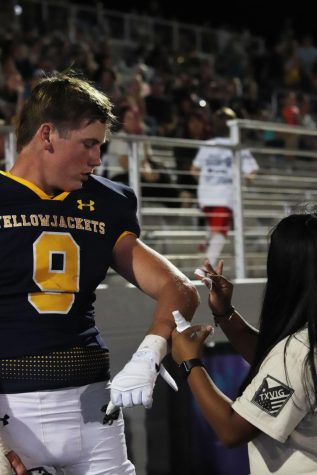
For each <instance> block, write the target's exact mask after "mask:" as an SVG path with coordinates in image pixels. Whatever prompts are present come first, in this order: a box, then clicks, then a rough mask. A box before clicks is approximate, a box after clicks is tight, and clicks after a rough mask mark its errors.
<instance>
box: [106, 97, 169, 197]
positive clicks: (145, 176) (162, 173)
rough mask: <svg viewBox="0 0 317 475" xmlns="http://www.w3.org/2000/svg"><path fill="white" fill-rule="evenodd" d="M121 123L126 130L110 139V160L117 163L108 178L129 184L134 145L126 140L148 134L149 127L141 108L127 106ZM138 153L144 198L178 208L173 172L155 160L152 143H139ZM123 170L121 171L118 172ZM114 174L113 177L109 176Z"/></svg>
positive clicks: (121, 116) (120, 131)
mask: <svg viewBox="0 0 317 475" xmlns="http://www.w3.org/2000/svg"><path fill="white" fill-rule="evenodd" d="M119 120H120V122H121V124H122V128H121V129H119V131H118V132H117V133H114V134H113V135H112V138H111V139H110V142H109V146H108V150H107V158H108V164H109V161H110V162H111V161H112V162H113V167H109V169H108V170H109V171H108V173H107V175H108V177H110V178H111V180H113V181H120V182H121V183H124V184H127V185H128V184H129V155H130V153H131V152H130V145H129V143H128V142H127V141H125V140H123V139H122V137H123V136H127V135H129V134H133V135H146V126H145V124H144V122H143V121H142V120H141V118H140V114H139V112H138V110H137V109H135V108H132V107H130V106H125V107H124V108H123V109H122V110H121V114H120V119H119ZM137 153H138V157H139V165H140V182H141V196H142V199H144V198H148V202H149V203H150V202H151V201H153V202H154V204H157V203H159V202H160V203H162V204H164V205H166V206H176V200H175V198H176V197H177V196H176V190H175V187H174V186H172V184H173V181H172V174H171V172H172V170H168V169H167V168H166V167H165V166H164V165H163V164H162V163H160V162H159V161H157V160H155V159H153V150H152V147H151V144H150V143H149V142H148V141H145V142H138V145H137ZM118 167H119V170H118ZM109 175H110V176H109Z"/></svg>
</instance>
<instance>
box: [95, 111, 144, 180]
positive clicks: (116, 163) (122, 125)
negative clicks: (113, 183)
mask: <svg viewBox="0 0 317 475" xmlns="http://www.w3.org/2000/svg"><path fill="white" fill-rule="evenodd" d="M128 135H147V129H146V125H145V123H144V122H143V120H142V117H141V114H140V111H139V110H138V109H137V108H136V107H132V106H131V105H129V104H126V105H124V106H122V107H121V109H120V110H119V113H118V121H117V131H116V132H113V134H112V136H111V137H110V140H109V143H108V146H107V150H106V152H105V153H104V154H103V156H102V162H103V163H102V167H103V171H102V174H103V175H104V176H106V177H107V178H110V179H111V180H112V179H113V178H114V177H115V176H116V175H121V174H122V173H124V174H125V176H126V179H127V181H128V163H129V155H130V143H129V142H128V141H127V140H124V139H123V138H122V137H127V136H128ZM137 147H138V155H139V157H140V160H143V158H144V156H145V151H144V147H143V143H142V142H138V145H137ZM122 180H123V178H122ZM122 180H120V181H122Z"/></svg>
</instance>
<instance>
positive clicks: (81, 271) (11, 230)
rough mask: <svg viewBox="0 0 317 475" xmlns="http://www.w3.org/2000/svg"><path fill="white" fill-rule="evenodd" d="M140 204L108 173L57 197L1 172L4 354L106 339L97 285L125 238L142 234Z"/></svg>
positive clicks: (0, 343) (0, 349) (0, 341)
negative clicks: (98, 319)
mask: <svg viewBox="0 0 317 475" xmlns="http://www.w3.org/2000/svg"><path fill="white" fill-rule="evenodd" d="M136 207H137V202H136V197H135V195H134V192H133V191H132V190H131V189H130V188H129V187H126V186H124V185H121V184H118V183H113V182H111V181H110V180H107V179H105V178H102V177H97V176H91V177H90V178H89V180H88V181H87V182H86V183H85V184H84V185H83V187H82V188H81V189H80V190H77V191H73V192H70V193H68V192H64V193H61V194H60V195H58V196H55V197H54V198H50V197H49V196H47V195H46V194H45V193H44V192H43V191H41V190H40V189H39V188H37V187H36V186H35V185H33V184H31V183H30V182H28V181H26V180H23V179H20V178H16V177H13V176H12V175H10V174H9V173H3V172H1V173H0V263H1V264H0V358H12V357H13V358H14V357H19V356H25V355H37V354H44V353H47V352H50V351H56V350H59V349H67V348H70V347H74V346H91V345H99V344H100V338H99V335H98V330H97V329H96V327H95V321H94V307H93V304H94V301H95V289H96V287H97V286H98V284H99V283H100V282H101V281H102V280H103V279H104V278H105V276H106V273H107V270H108V268H109V265H110V263H111V255H112V250H113V247H114V246H115V244H116V242H117V241H118V239H119V238H120V237H122V236H123V235H124V233H133V234H135V235H137V236H139V233H140V228H139V224H138V220H137V216H136Z"/></svg>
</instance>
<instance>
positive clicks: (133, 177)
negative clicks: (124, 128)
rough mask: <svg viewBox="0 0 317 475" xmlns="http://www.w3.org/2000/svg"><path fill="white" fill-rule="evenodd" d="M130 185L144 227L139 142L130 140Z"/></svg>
mask: <svg viewBox="0 0 317 475" xmlns="http://www.w3.org/2000/svg"><path fill="white" fill-rule="evenodd" d="M128 143H129V147H130V153H129V185H130V186H131V188H133V190H134V192H135V195H136V197H137V200H138V211H137V214H138V219H139V223H140V225H142V222H141V220H142V216H141V212H140V209H141V184H140V171H139V154H138V142H136V141H134V140H133V141H130V140H129V142H128Z"/></svg>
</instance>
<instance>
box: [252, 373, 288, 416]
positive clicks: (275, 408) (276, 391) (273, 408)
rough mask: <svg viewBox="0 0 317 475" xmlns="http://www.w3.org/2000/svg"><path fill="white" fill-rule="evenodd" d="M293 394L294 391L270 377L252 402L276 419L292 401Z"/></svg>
mask: <svg viewBox="0 0 317 475" xmlns="http://www.w3.org/2000/svg"><path fill="white" fill-rule="evenodd" d="M293 392H294V389H292V388H290V387H288V386H286V385H285V384H284V383H281V381H278V380H277V379H275V378H273V377H272V376H269V375H268V376H266V377H265V378H264V379H263V382H262V384H261V386H260V387H259V389H258V390H257V391H256V392H255V394H254V396H253V398H252V400H251V402H253V404H255V405H256V406H258V407H260V408H261V409H262V410H263V411H265V412H267V413H268V414H270V416H273V417H276V416H277V415H278V414H279V413H280V412H281V410H282V409H283V407H284V406H285V404H286V403H287V401H288V400H289V399H290V397H291V396H292V394H293Z"/></svg>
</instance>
